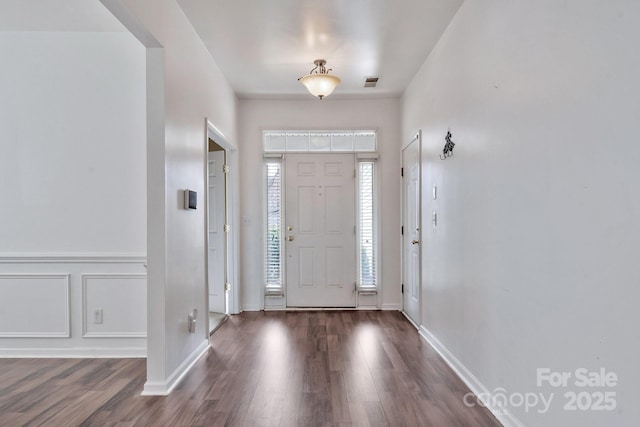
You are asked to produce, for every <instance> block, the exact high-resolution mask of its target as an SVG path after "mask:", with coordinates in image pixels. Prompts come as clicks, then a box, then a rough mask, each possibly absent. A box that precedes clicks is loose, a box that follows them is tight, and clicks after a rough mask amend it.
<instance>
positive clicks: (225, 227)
mask: <svg viewBox="0 0 640 427" xmlns="http://www.w3.org/2000/svg"><path fill="white" fill-rule="evenodd" d="M230 231H231V226H230V225H229V224H225V225H224V232H225V233H228V232H230Z"/></svg>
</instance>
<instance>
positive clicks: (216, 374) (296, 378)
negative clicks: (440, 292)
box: [0, 311, 500, 427]
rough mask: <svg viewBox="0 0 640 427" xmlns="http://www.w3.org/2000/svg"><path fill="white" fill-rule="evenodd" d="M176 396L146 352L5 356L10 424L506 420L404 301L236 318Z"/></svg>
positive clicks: (338, 426) (2, 377)
mask: <svg viewBox="0 0 640 427" xmlns="http://www.w3.org/2000/svg"><path fill="white" fill-rule="evenodd" d="M210 341H211V349H210V350H209V351H208V352H207V353H206V354H205V355H204V356H203V357H202V358H201V359H200V360H199V361H198V362H197V363H196V364H195V365H194V366H193V368H192V370H191V371H190V372H189V373H188V374H187V375H186V376H185V378H184V379H183V381H182V382H181V383H180V384H179V385H178V386H177V387H176V389H175V390H174V392H173V393H172V394H171V395H169V396H166V397H160V396H156V397H149V396H141V395H140V393H141V391H142V388H143V385H144V382H145V380H146V378H145V376H146V375H145V371H146V369H145V366H146V361H145V360H144V359H0V426H11V427H14V426H47V427H48V426H53V427H57V426H64V427H74V426H83V427H85V426H86V427H89V426H101V427H104V426H115V427H146V426H154V427H155V426H171V427H174V426H189V427H200V426H202V427H205V426H206V427H210V426H250V427H268V426H278V427H280V426H284V427H287V426H291V427H299V426H309V427H315V426H318V427H324V426H327V427H329V426H331V427H352V426H420V427H429V426H433V427H456V426H464V427H494V426H499V425H500V424H499V423H498V422H497V421H496V420H495V418H494V417H493V416H492V415H491V414H490V413H489V412H488V411H487V410H486V409H485V408H482V407H479V406H477V407H473V408H468V407H466V406H465V405H464V404H463V397H464V395H465V393H467V392H468V391H469V390H468V389H467V387H466V386H465V385H464V383H463V382H462V381H461V380H460V379H459V378H458V377H457V376H456V375H455V373H454V372H453V371H452V370H451V369H450V368H449V367H448V366H447V365H446V363H445V362H444V361H443V360H442V359H441V358H440V356H439V355H438V354H437V353H436V352H435V351H434V350H433V348H431V347H430V346H429V345H428V344H427V343H426V342H425V341H424V340H423V339H422V338H421V337H420V336H419V334H418V333H417V331H416V330H415V328H414V327H413V326H412V325H411V324H410V323H409V322H408V321H407V320H406V319H405V318H404V316H403V315H402V314H401V313H398V312H381V311H309V312H266V313H265V312H251V313H243V314H241V315H236V316H230V318H229V319H228V320H227V321H226V322H225V323H224V324H223V325H222V326H221V327H220V328H219V329H218V330H217V331H216V332H215V333H214V334H213V335H212V336H211V338H210Z"/></svg>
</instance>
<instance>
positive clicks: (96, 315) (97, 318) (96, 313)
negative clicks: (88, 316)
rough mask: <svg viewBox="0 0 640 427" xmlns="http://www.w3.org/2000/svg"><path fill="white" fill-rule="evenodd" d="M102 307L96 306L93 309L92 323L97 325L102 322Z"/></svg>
mask: <svg viewBox="0 0 640 427" xmlns="http://www.w3.org/2000/svg"><path fill="white" fill-rule="evenodd" d="M102 314H103V313H102V309H101V308H96V309H95V310H93V323H95V324H97V325H101V324H102Z"/></svg>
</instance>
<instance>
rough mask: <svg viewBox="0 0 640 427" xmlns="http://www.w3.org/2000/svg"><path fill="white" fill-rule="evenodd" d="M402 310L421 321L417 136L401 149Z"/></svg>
mask: <svg viewBox="0 0 640 427" xmlns="http://www.w3.org/2000/svg"><path fill="white" fill-rule="evenodd" d="M402 169H403V177H402V226H403V235H402V264H403V265H402V279H403V286H404V294H403V307H404V312H405V313H406V314H407V316H409V317H410V318H411V320H413V321H414V322H415V324H416V325H420V139H419V138H416V139H415V140H414V141H413V142H412V143H411V144H409V146H407V147H406V148H405V149H404V150H402Z"/></svg>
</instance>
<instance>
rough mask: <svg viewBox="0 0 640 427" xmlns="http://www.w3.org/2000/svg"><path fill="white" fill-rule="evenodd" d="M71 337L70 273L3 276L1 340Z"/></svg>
mask: <svg viewBox="0 0 640 427" xmlns="http://www.w3.org/2000/svg"><path fill="white" fill-rule="evenodd" d="M70 335H71V331H70V320H69V274H0V337H4V338H8V337H11V338H52V337H58V338H60V337H63V338H67V337H69V336H70Z"/></svg>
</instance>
